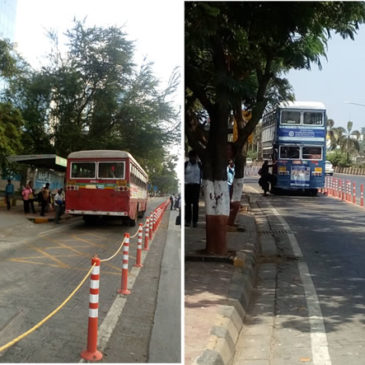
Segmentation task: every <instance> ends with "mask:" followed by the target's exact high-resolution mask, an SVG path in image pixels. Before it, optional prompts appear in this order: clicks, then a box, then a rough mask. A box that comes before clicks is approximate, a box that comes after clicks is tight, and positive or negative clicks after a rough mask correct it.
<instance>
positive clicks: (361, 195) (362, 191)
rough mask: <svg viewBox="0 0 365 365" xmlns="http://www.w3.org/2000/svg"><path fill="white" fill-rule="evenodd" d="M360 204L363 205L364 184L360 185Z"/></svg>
mask: <svg viewBox="0 0 365 365" xmlns="http://www.w3.org/2000/svg"><path fill="white" fill-rule="evenodd" d="M360 206H361V207H363V206H364V184H361V185H360Z"/></svg>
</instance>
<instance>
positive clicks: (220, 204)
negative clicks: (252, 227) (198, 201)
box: [203, 180, 230, 216]
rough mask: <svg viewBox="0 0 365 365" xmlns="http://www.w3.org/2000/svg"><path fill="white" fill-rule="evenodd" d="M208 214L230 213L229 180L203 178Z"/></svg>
mask: <svg viewBox="0 0 365 365" xmlns="http://www.w3.org/2000/svg"><path fill="white" fill-rule="evenodd" d="M203 186H204V197H205V209H206V213H207V215H227V216H228V215H229V205H230V204H229V201H230V199H229V190H228V183H227V180H215V181H211V180H203Z"/></svg>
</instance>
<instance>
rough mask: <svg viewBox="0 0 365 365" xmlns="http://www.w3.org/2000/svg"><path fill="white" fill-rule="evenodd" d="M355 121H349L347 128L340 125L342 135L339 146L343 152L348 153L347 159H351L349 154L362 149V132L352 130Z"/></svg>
mask: <svg viewBox="0 0 365 365" xmlns="http://www.w3.org/2000/svg"><path fill="white" fill-rule="evenodd" d="M352 126H353V122H351V121H349V122H347V129H345V128H342V127H340V128H341V129H342V130H341V135H340V137H339V140H338V142H339V146H340V149H341V152H344V153H346V158H347V161H349V160H350V159H349V155H350V154H352V153H355V152H359V151H360V144H359V140H360V135H361V134H360V132H359V131H352Z"/></svg>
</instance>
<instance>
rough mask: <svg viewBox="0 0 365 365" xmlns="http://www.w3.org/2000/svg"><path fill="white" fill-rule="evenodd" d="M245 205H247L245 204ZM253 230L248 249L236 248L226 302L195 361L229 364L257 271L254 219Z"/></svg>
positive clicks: (208, 364)
mask: <svg viewBox="0 0 365 365" xmlns="http://www.w3.org/2000/svg"><path fill="white" fill-rule="evenodd" d="M245 206H246V207H248V204H245ZM250 206H251V204H250ZM247 210H248V209H247ZM254 218H256V217H255V216H254ZM252 231H253V232H252V233H254V237H253V241H254V244H252V248H251V249H247V248H246V249H244V250H239V251H237V252H236V257H235V259H234V267H235V268H234V273H233V276H232V279H231V283H230V287H229V292H228V296H227V298H226V304H225V305H221V306H220V309H219V313H218V314H217V316H216V320H215V323H214V325H213V327H212V329H211V334H210V337H209V340H208V345H207V348H206V349H205V350H204V351H203V353H202V354H201V355H200V356H199V357H198V358H196V359H195V361H194V365H228V364H230V363H231V362H232V360H233V357H234V354H235V345H236V342H237V340H238V336H239V333H240V331H241V330H242V327H243V323H244V319H245V316H246V311H247V309H248V305H249V302H250V298H251V293H252V289H253V287H254V284H255V280H256V274H257V265H256V261H257V256H258V251H259V250H258V237H257V226H256V219H255V228H254V229H253V230H252Z"/></svg>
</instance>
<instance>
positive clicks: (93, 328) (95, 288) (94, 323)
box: [81, 256, 103, 361]
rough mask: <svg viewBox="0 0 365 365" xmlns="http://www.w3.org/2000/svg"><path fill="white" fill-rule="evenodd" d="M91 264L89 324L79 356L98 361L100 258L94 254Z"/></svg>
mask: <svg viewBox="0 0 365 365" xmlns="http://www.w3.org/2000/svg"><path fill="white" fill-rule="evenodd" d="M91 264H92V265H94V264H95V266H94V267H93V269H92V272H91V276H90V299H89V326H88V332H87V349H86V350H85V351H83V352H81V357H82V358H83V359H85V360H89V361H98V360H101V359H102V358H103V354H102V353H101V352H100V351H98V350H97V348H96V346H97V343H98V308H99V282H100V259H99V258H98V257H97V256H94V257H93V258H92V260H91Z"/></svg>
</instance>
